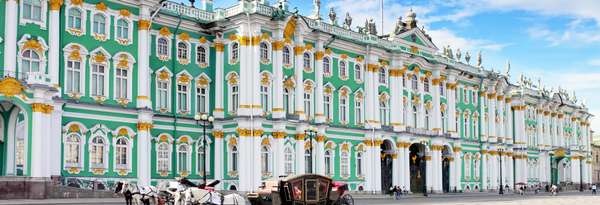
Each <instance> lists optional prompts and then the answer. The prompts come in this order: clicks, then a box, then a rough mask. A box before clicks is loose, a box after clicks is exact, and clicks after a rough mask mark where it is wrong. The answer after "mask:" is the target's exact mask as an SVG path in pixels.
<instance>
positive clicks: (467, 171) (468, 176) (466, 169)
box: [463, 153, 472, 180]
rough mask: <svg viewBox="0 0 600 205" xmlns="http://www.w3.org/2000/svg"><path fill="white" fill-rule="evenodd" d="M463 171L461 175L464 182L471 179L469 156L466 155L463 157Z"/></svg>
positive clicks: (468, 154)
mask: <svg viewBox="0 0 600 205" xmlns="http://www.w3.org/2000/svg"><path fill="white" fill-rule="evenodd" d="M464 161H465V162H464V169H463V172H464V173H463V175H464V177H465V180H469V179H471V163H472V162H471V154H470V153H467V154H465V156H464Z"/></svg>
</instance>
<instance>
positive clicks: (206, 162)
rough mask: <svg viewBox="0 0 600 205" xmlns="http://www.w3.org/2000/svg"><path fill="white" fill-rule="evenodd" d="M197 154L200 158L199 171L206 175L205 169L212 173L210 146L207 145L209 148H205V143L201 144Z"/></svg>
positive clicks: (207, 172) (198, 161)
mask: <svg viewBox="0 0 600 205" xmlns="http://www.w3.org/2000/svg"><path fill="white" fill-rule="evenodd" d="M209 145H210V144H209ZM205 152H206V155H205ZM196 154H197V155H198V159H196V161H197V163H198V166H197V167H198V173H199V174H200V175H201V176H204V174H205V171H206V174H210V146H207V149H206V150H204V144H201V145H200V146H198V149H197V153H196ZM205 156H206V157H205Z"/></svg>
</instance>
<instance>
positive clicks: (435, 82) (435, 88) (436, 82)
mask: <svg viewBox="0 0 600 205" xmlns="http://www.w3.org/2000/svg"><path fill="white" fill-rule="evenodd" d="M440 82H441V76H440V70H438V69H435V70H433V79H432V80H431V88H430V89H429V90H430V91H431V94H432V98H433V99H432V103H433V113H430V116H432V117H431V118H432V122H433V123H432V126H431V127H432V130H433V131H434V132H437V133H442V113H441V110H440V87H439V86H440ZM440 168H441V167H440Z"/></svg>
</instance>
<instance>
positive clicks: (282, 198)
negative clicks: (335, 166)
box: [247, 174, 354, 205]
mask: <svg viewBox="0 0 600 205" xmlns="http://www.w3.org/2000/svg"><path fill="white" fill-rule="evenodd" d="M247 196H248V200H250V203H251V204H252V205H353V204H354V199H353V198H352V196H351V195H350V194H349V192H348V184H346V183H342V182H333V180H332V179H331V178H329V177H326V176H322V175H317V174H304V175H298V176H291V177H286V178H283V179H281V180H279V181H267V182H265V183H264V184H263V186H262V187H261V189H260V190H258V191H257V192H253V193H249V194H248V195H247Z"/></svg>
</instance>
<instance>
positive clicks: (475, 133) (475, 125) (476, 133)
mask: <svg viewBox="0 0 600 205" xmlns="http://www.w3.org/2000/svg"><path fill="white" fill-rule="evenodd" d="M471 119H472V120H473V138H474V139H475V140H477V139H479V120H478V117H477V116H476V115H473V117H471ZM532 138H533V137H532Z"/></svg>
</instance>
